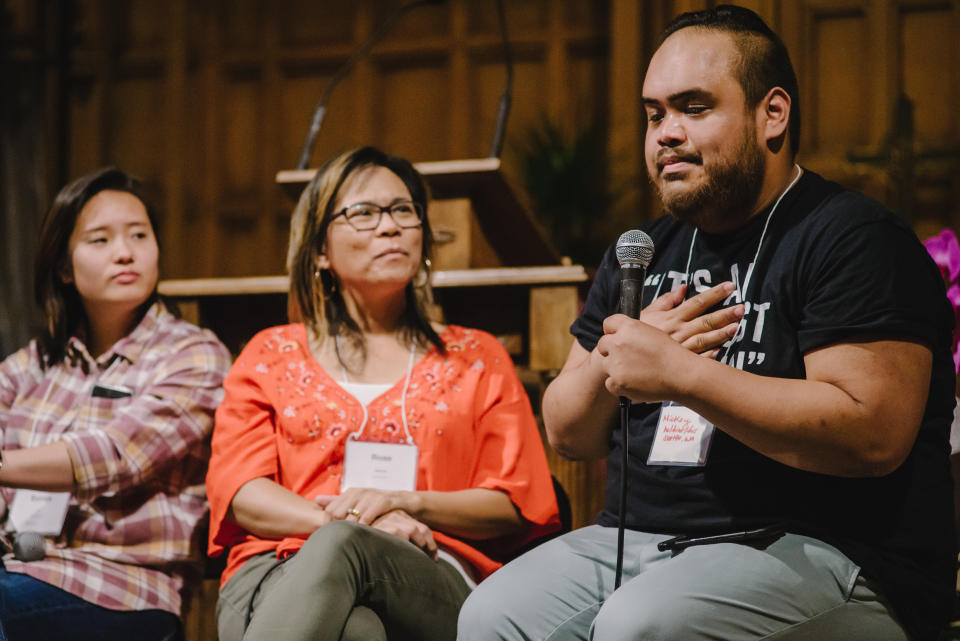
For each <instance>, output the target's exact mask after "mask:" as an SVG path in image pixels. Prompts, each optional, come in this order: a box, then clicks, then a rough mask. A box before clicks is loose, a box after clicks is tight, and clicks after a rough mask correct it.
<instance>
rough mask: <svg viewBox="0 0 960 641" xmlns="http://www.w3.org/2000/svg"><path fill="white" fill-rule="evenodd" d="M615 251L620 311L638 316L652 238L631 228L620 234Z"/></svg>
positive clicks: (651, 251) (630, 315) (634, 316)
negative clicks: (618, 274)
mask: <svg viewBox="0 0 960 641" xmlns="http://www.w3.org/2000/svg"><path fill="white" fill-rule="evenodd" d="M616 251H617V261H618V262H619V263H620V313H621V314H626V315H627V316H629V317H630V318H640V306H641V305H642V304H643V281H644V280H646V277H647V267H649V266H650V261H651V260H652V259H653V240H652V239H651V238H650V236H649V235H647V234H646V233H644V232H642V231H640V230H639V229H631V230H630V231H625V232H623V233H622V234H621V235H620V239H619V240H617V250H616Z"/></svg>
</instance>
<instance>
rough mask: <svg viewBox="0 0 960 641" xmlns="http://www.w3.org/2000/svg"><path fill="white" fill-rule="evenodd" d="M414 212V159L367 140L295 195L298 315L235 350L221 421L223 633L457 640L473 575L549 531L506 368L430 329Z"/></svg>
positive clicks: (540, 475)
mask: <svg viewBox="0 0 960 641" xmlns="http://www.w3.org/2000/svg"><path fill="white" fill-rule="evenodd" d="M425 211H426V189H425V187H424V185H423V182H422V179H421V178H420V176H419V174H417V172H416V170H415V169H414V168H413V166H412V165H411V164H410V163H409V162H407V161H406V160H403V159H400V158H395V157H391V156H387V155H385V154H384V153H383V152H381V151H379V150H376V149H373V148H370V147H367V148H363V149H359V150H354V151H351V152H347V153H345V154H342V155H340V156H338V157H337V158H335V159H333V160H332V161H330V162H329V163H327V165H325V166H324V167H323V168H321V170H320V171H319V172H318V173H317V175H316V177H315V178H314V179H313V180H312V181H311V182H310V184H309V185H308V187H307V188H306V190H305V191H304V193H303V195H302V197H301V198H300V202H299V204H298V205H297V208H296V210H295V212H294V215H293V221H292V225H291V244H290V252H289V256H288V268H289V271H290V280H291V285H290V297H291V300H292V301H295V302H296V305H297V306H298V307H299V310H300V312H301V314H302V317H303V319H304V323H302V324H294V325H287V326H283V327H276V328H272V329H268V330H266V331H263V332H261V333H260V334H258V335H257V336H256V337H254V338H253V339H252V340H251V341H250V343H249V344H248V345H247V346H246V348H245V349H244V350H243V353H242V354H241V355H240V356H239V358H238V359H237V361H236V363H235V364H234V367H233V369H232V370H231V372H230V374H229V376H228V377H227V381H226V383H225V389H226V397H225V399H224V401H223V403H222V404H221V406H220V408H219V409H218V411H217V416H216V426H215V428H214V437H213V457H212V459H211V462H210V471H209V474H208V477H207V488H208V490H207V491H208V495H209V498H210V504H211V527H210V553H211V554H212V555H218V554H221V553H222V552H223V551H224V549H226V548H229V556H228V559H227V567H226V570H225V572H224V574H223V579H222V584H221V592H220V601H219V604H218V626H219V633H220V639H221V641H233V640H235V639H241V638H244V639H266V638H283V639H311V640H314V639H334V640H336V639H363V640H365V641H369V640H371V639H386V638H387V636H389V637H390V638H391V639H398V638H403V639H406V638H411V639H453V638H454V637H455V635H456V618H457V613H458V611H459V609H460V605H461V603H462V602H463V600H464V599H465V598H466V595H467V594H468V593H469V591H470V589H471V588H472V587H473V586H474V585H475V584H476V582H478V581H480V580H482V579H483V578H484V577H486V576H487V575H488V574H490V573H491V572H493V571H494V570H495V569H497V568H498V567H499V565H500V561H499V560H500V559H502V558H504V555H505V554H507V553H509V552H510V551H511V550H513V549H516V548H517V547H518V546H521V545H523V544H524V543H526V542H528V541H530V540H531V539H534V538H536V537H539V536H542V535H544V534H546V533H549V532H551V531H553V530H555V529H557V527H558V520H557V506H556V501H555V498H554V495H553V487H552V483H551V480H550V474H549V470H548V468H547V464H546V457H545V455H544V452H543V447H542V444H541V441H540V436H539V432H538V430H537V426H536V423H535V421H534V418H533V415H532V413H531V410H530V405H529V402H528V400H527V398H526V395H525V393H524V391H523V388H522V387H521V385H520V382H519V380H518V379H517V377H516V374H515V372H514V370H513V364H512V362H511V360H510V357H509V356H508V355H507V353H506V352H505V351H504V350H503V348H502V347H501V346H500V345H499V343H498V342H497V341H496V340H495V339H494V338H493V337H492V336H490V335H489V334H486V333H484V332H481V331H478V330H472V329H467V328H463V327H457V326H452V325H451V326H447V327H442V326H439V325H436V324H432V323H431V322H430V321H429V320H428V318H427V314H426V310H425V307H426V302H427V284H428V280H429V273H428V269H429V260H428V259H427V257H428V255H429V251H430V246H431V241H432V236H431V233H430V225H429V221H428V220H427V218H426V216H425V215H424V212H425ZM271 635H272V636H271Z"/></svg>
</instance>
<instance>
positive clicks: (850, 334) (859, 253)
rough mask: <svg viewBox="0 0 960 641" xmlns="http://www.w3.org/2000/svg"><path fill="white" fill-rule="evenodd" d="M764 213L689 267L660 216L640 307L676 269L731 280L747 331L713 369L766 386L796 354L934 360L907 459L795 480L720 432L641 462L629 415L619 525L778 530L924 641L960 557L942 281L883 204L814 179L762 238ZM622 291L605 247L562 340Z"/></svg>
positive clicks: (710, 281) (646, 446)
mask: <svg viewBox="0 0 960 641" xmlns="http://www.w3.org/2000/svg"><path fill="white" fill-rule="evenodd" d="M768 212H769V210H767V211H764V212H761V213H760V214H759V215H757V216H754V217H753V218H751V219H750V221H749V222H748V223H747V224H746V225H745V226H744V227H742V228H741V229H739V230H737V231H735V232H732V233H729V234H722V235H718V234H707V233H704V232H702V231H700V232H697V235H696V239H695V242H694V243H693V249H692V257H691V240H692V238H693V228H692V227H690V226H687V225H683V224H681V223H679V222H677V221H676V220H674V219H672V218H670V217H663V218H660V219H658V220H656V221H654V222H653V223H651V224H650V225H648V227H647V228H646V231H647V233H649V234H650V236H651V237H652V238H653V241H654V245H655V247H656V251H655V252H654V258H653V261H652V263H651V265H650V268H649V269H648V271H647V279H646V286H645V289H644V296H643V299H644V305H647V304H649V303H650V301H651V300H653V299H654V298H655V296H656V295H657V294H662V293H665V292H668V291H670V290H672V289H674V288H676V287H678V286H679V285H680V284H681V283H682V282H685V281H686V278H687V276H686V274H687V271H686V267H687V263H688V260H690V268H689V273H690V280H691V282H692V287H691V288H690V291H689V292H688V296H692V295H694V291H696V292H700V291H703V290H705V289H707V288H709V287H711V286H712V285H716V284H718V283H721V282H723V281H726V280H732V281H733V282H734V283H735V284H736V286H737V288H736V290H735V291H734V293H733V294H731V296H730V297H729V298H728V299H727V301H724V305H730V304H736V303H740V302H745V303H746V305H747V311H746V314H745V316H744V319H745V323H744V324H743V325H742V327H741V330H740V331H739V332H738V334H737V336H735V337H734V338H733V339H732V341H731V342H730V343H729V344H728V345H724V346H722V347H721V348H720V353H719V355H718V358H719V359H721V360H723V361H724V362H727V363H730V364H732V365H733V366H735V367H737V368H739V369H742V370H745V371H747V372H750V373H754V374H759V375H762V376H775V377H781V378H804V377H805V371H804V363H803V356H804V354H806V353H807V352H810V351H811V350H814V349H817V348H819V347H823V346H826V345H830V344H832V343H837V342H843V341H847V340H850V339H857V338H863V337H868V338H893V339H913V340H918V341H921V342H922V343H924V344H925V345H927V346H928V347H930V348H931V349H932V351H933V355H934V359H933V373H932V380H931V384H930V393H929V397H928V400H927V406H926V410H925V412H924V416H923V423H922V425H921V428H920V431H919V435H918V436H917V440H916V443H915V444H914V447H913V449H912V451H911V453H910V455H909V457H908V458H907V460H906V462H905V463H904V464H903V465H902V466H901V467H900V468H898V469H897V470H896V471H895V472H893V473H892V474H890V475H888V476H885V477H881V478H840V477H833V476H827V475H822V474H814V473H810V472H804V471H800V470H797V469H794V468H791V467H788V466H786V465H783V464H781V463H777V462H775V461H773V460H772V459H769V458H767V457H765V456H763V455H762V454H759V453H758V452H756V451H754V450H752V449H750V448H748V447H746V446H745V445H743V444H741V443H740V442H739V441H737V440H735V439H734V438H732V437H730V436H728V435H727V434H725V433H724V432H722V431H721V430H719V429H718V430H715V431H714V435H713V442H712V445H711V449H710V451H709V456H708V460H707V463H706V465H704V466H703V467H681V466H663V465H648V464H647V458H648V454H649V450H650V446H651V442H652V439H653V435H654V432H655V430H656V426H657V420H658V417H659V411H660V405H659V404H635V405H634V406H633V407H632V408H631V412H630V452H629V461H630V463H629V468H628V469H629V478H628V482H629V490H628V498H627V514H626V521H625V523H626V525H627V527H629V528H631V529H636V530H642V531H647V532H660V533H670V534H681V533H682V534H709V533H720V532H730V531H737V530H744V529H749V528H753V527H760V526H764V525H770V524H773V523H783V524H786V525H787V528H788V529H789V530H790V531H793V532H798V533H803V534H808V535H811V536H815V537H817V538H820V539H822V540H825V541H827V542H829V543H831V544H833V545H835V546H836V547H838V548H839V549H840V550H842V551H843V552H844V553H845V554H847V555H848V556H849V557H850V558H851V559H852V560H853V561H854V562H856V563H857V564H858V565H860V566H861V567H862V568H863V573H864V576H866V577H868V578H871V579H873V580H875V581H876V582H878V583H879V584H880V586H881V587H882V589H883V591H884V593H885V594H886V595H887V597H888V598H889V599H890V600H891V602H892V603H893V605H894V608H895V610H896V612H897V614H898V616H899V617H900V618H901V620H902V621H903V622H904V623H905V625H907V627H908V629H909V630H910V631H911V632H912V634H913V636H914V637H915V638H916V639H926V638H928V637H931V638H933V637H935V632H936V627H937V626H938V625H940V624H945V623H946V621H947V620H948V618H949V615H950V612H951V608H952V602H953V594H954V581H955V569H954V568H955V563H956V558H957V557H956V551H955V550H954V534H953V528H954V524H953V502H952V492H953V485H952V479H951V474H950V467H949V442H948V433H949V429H950V423H951V421H952V416H953V405H954V371H953V361H952V357H951V354H950V335H951V328H952V325H953V313H952V310H951V309H950V306H949V304H948V302H947V299H946V296H945V294H944V287H943V282H942V280H941V277H940V273H939V270H938V269H937V267H936V265H935V264H934V263H933V261H932V260H931V259H930V258H929V256H928V255H927V253H926V251H925V250H924V248H923V246H922V245H921V244H920V243H919V242H918V241H917V239H916V237H915V236H914V234H913V233H912V232H911V231H910V230H909V229H908V228H907V227H905V226H904V225H903V224H902V223H901V222H900V221H899V220H898V219H896V218H895V217H894V216H893V215H892V214H891V213H889V212H888V211H887V210H885V209H884V208H883V207H882V206H881V205H879V204H878V203H876V202H874V201H872V200H870V199H868V198H866V197H864V196H861V195H859V194H856V193H854V192H850V191H846V190H844V189H842V188H841V187H840V186H839V185H836V184H834V183H830V182H827V181H825V180H823V179H822V178H821V177H820V176H817V175H816V174H813V173H811V172H805V174H804V175H803V176H802V177H801V179H800V180H799V181H798V182H797V184H796V185H795V186H794V187H793V189H791V190H790V191H789V192H787V194H786V195H785V196H784V198H783V201H782V202H781V203H780V205H779V207H778V208H777V209H776V210H775V211H774V213H773V216H772V217H771V218H770V222H769V226H768V228H767V230H766V233H765V234H764V232H763V229H764V226H765V224H766V223H767V218H768V216H767V214H768ZM761 235H764V239H763V245H762V248H761V250H760V253H759V256H758V257H757V262H756V265H755V266H754V265H753V261H754V257H755V256H756V255H757V248H758V243H759V241H760V237H761ZM749 271H752V274H751V275H750V282H749V288H748V289H747V292H746V295H747V300H746V301H743V300H742V298H741V297H742V296H743V289H744V285H745V280H746V278H747V275H748V272H749ZM619 278H620V275H619V266H618V264H617V260H616V256H615V253H614V248H613V247H611V248H610V249H609V250H608V251H607V253H606V254H605V256H604V259H603V262H602V264H601V265H600V268H599V270H598V272H597V275H596V279H595V281H594V284H593V286H592V288H591V290H590V294H589V296H588V298H587V303H586V305H585V307H584V310H583V313H582V315H581V316H580V318H578V319H577V320H576V321H575V322H574V324H573V326H572V327H571V331H572V333H573V334H574V335H575V336H576V337H577V339H578V340H579V342H580V344H581V345H582V346H583V347H584V348H585V349H587V350H588V351H589V350H592V349H593V348H594V347H595V346H596V343H597V341H598V340H599V338H600V336H602V334H603V329H602V323H603V319H604V318H606V317H607V316H609V315H611V314H614V313H616V312H617V305H618V297H619ZM619 431H620V430H619V426H617V428H615V429H614V433H613V435H612V439H611V442H610V448H611V449H610V455H609V457H608V460H607V491H606V509H605V510H603V511H602V512H601V513H600V514H599V516H598V518H597V522H598V523H599V524H600V525H606V526H615V525H617V523H618V522H619V519H618V492H619V479H620V468H621V464H620V460H621V452H620V434H619Z"/></svg>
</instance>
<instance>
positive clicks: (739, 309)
mask: <svg viewBox="0 0 960 641" xmlns="http://www.w3.org/2000/svg"><path fill="white" fill-rule="evenodd" d="M743 312H744V307H743V305H737V307H736V308H735V309H734V310H733V315H734V316H736V317H737V318H743Z"/></svg>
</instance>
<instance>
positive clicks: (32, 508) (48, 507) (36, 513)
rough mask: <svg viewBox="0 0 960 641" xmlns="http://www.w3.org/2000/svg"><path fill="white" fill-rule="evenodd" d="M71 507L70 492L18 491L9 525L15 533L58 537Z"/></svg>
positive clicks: (12, 504)
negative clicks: (32, 533)
mask: <svg viewBox="0 0 960 641" xmlns="http://www.w3.org/2000/svg"><path fill="white" fill-rule="evenodd" d="M69 505H70V492H40V491H37V490H17V491H16V493H15V494H14V495H13V502H12V503H11V504H10V513H9V514H8V516H7V524H8V525H9V528H10V529H12V530H13V531H15V532H37V533H39V534H42V535H44V536H58V535H59V534H60V530H62V529H63V521H64V520H65V519H66V517H67V507H68V506H69Z"/></svg>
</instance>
